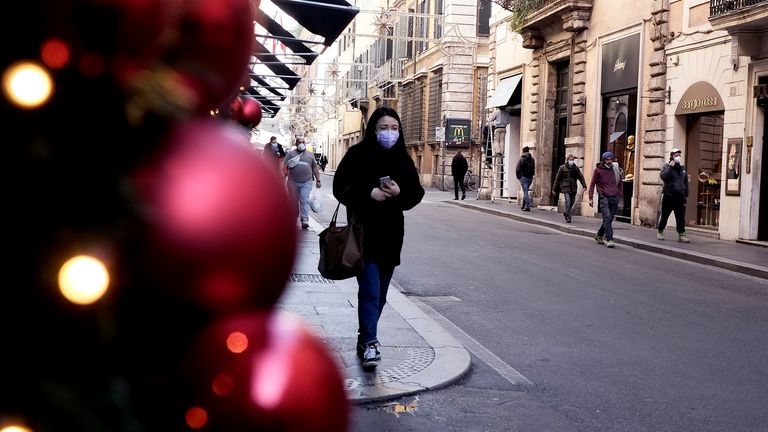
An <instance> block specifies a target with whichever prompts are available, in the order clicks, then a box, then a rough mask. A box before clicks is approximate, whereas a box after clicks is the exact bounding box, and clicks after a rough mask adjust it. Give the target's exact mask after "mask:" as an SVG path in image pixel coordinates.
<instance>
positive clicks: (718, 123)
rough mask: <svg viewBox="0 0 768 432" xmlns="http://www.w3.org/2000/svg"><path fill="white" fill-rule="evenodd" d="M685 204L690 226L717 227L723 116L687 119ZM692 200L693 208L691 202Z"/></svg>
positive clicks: (707, 115)
mask: <svg viewBox="0 0 768 432" xmlns="http://www.w3.org/2000/svg"><path fill="white" fill-rule="evenodd" d="M686 144H687V150H688V151H687V156H686V166H687V169H688V174H689V180H688V202H689V205H688V206H687V207H686V220H687V222H688V224H690V225H698V226H701V227H710V228H717V227H718V226H719V225H720V192H721V188H722V164H723V115H722V114H720V113H716V114H698V115H691V116H688V118H687V136H686ZM694 197H695V199H696V205H695V206H692V205H690V204H691V201H692V200H693V198H694Z"/></svg>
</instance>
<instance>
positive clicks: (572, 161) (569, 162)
mask: <svg viewBox="0 0 768 432" xmlns="http://www.w3.org/2000/svg"><path fill="white" fill-rule="evenodd" d="M575 163H576V161H574V160H573V159H568V166H573V164H575Z"/></svg>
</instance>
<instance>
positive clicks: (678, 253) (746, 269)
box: [445, 201, 768, 279]
mask: <svg viewBox="0 0 768 432" xmlns="http://www.w3.org/2000/svg"><path fill="white" fill-rule="evenodd" d="M445 202H446V203H448V204H451V205H455V206H458V207H463V208H466V209H470V210H475V211H478V212H481V213H487V214H491V215H494V216H500V217H503V218H507V219H512V220H516V221H519V222H524V223H529V224H533V225H541V226H544V227H547V228H552V229H555V230H558V231H562V232H566V233H569V234H575V235H579V236H583V237H592V234H593V233H592V231H587V230H585V229H583V228H575V227H569V226H565V225H563V224H559V223H556V222H550V221H547V220H542V219H537V218H533V217H526V216H523V215H517V214H514V213H509V212H505V211H502V210H495V209H489V208H486V207H482V206H477V205H473V204H469V203H466V202H453V201H445ZM615 238H616V239H617V240H619V241H621V244H624V245H627V246H630V247H633V248H635V249H640V250H644V251H648V252H652V253H657V254H663V255H666V256H671V257H674V258H680V259H685V260H687V261H691V262H695V263H698V264H703V265H706V266H710V267H717V268H722V269H725V270H730V271H735V272H739V273H743V274H746V275H749V276H754V277H757V278H761V279H768V267H764V266H759V265H755V264H749V263H744V262H740V261H734V260H731V259H728V258H722V257H718V256H714V255H707V254H703V253H700V252H694V251H687V250H683V249H676V248H670V247H666V246H661V245H657V244H653V243H649V242H646V241H643V240H637V239H633V238H628V237H623V236H615Z"/></svg>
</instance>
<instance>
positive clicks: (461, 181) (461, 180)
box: [453, 174, 467, 199]
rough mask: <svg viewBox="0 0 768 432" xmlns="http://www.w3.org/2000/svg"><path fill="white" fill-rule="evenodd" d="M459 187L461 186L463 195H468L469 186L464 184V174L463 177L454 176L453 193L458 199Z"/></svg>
mask: <svg viewBox="0 0 768 432" xmlns="http://www.w3.org/2000/svg"><path fill="white" fill-rule="evenodd" d="M459 187H461V196H464V195H466V193H467V188H466V186H464V174H462V175H461V177H457V176H453V193H454V195H456V199H459Z"/></svg>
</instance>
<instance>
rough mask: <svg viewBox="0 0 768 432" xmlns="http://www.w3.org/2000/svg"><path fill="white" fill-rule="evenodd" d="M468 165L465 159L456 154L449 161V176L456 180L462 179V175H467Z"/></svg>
mask: <svg viewBox="0 0 768 432" xmlns="http://www.w3.org/2000/svg"><path fill="white" fill-rule="evenodd" d="M468 169H469V165H468V164H467V159H466V158H465V157H464V156H463V155H460V154H458V153H457V154H456V155H455V156H454V157H453V159H452V160H451V174H452V175H453V176H454V177H456V178H459V179H461V178H464V174H466V173H467V170H468Z"/></svg>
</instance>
